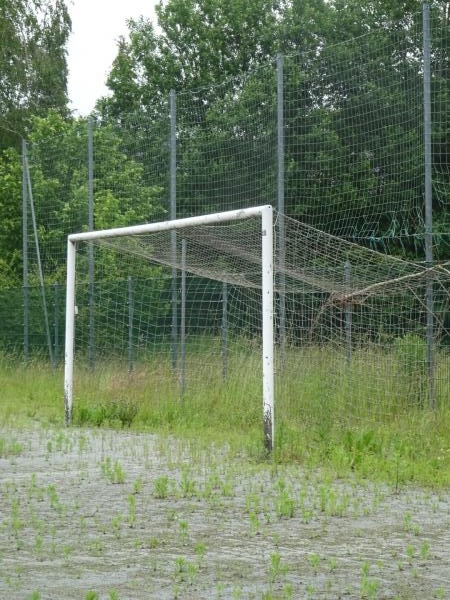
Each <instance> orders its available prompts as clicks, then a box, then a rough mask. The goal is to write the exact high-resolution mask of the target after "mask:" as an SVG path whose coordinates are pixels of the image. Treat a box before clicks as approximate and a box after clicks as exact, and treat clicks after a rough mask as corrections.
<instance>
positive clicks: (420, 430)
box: [0, 348, 450, 514]
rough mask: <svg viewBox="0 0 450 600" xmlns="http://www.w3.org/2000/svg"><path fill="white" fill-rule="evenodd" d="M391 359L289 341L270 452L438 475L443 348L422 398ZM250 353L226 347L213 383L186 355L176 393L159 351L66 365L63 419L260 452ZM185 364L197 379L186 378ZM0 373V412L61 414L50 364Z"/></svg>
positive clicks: (312, 461) (405, 477) (427, 481)
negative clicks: (131, 364)
mask: <svg viewBox="0 0 450 600" xmlns="http://www.w3.org/2000/svg"><path fill="white" fill-rule="evenodd" d="M392 360H393V357H392V356H391V355H389V354H388V353H385V354H384V355H381V354H377V353H376V352H375V351H370V350H365V351H361V352H355V353H354V355H353V361H352V365H351V366H350V367H349V366H348V365H347V364H346V363H345V360H343V359H341V358H339V357H337V356H334V355H333V354H332V353H331V351H330V350H321V349H317V348H309V349H302V350H296V351H295V352H292V353H291V354H290V355H289V356H288V359H287V361H286V364H285V367H284V370H283V373H282V377H279V378H278V381H277V390H276V391H277V396H276V403H277V404H276V424H277V430H276V451H275V453H274V457H273V458H274V460H275V462H278V463H286V462H299V463H302V464H304V465H305V466H308V467H310V468H313V469H314V468H318V467H320V468H322V469H325V470H329V471H330V473H331V474H333V475H334V476H338V477H345V476H346V475H349V474H350V473H351V474H352V475H355V474H356V475H357V476H358V477H361V478H368V479H371V480H382V481H387V482H389V483H391V484H392V485H393V486H394V488H395V489H398V488H399V487H400V486H402V485H404V484H407V483H417V484H421V485H427V486H432V487H446V486H448V485H449V484H450V418H449V417H450V406H449V402H448V400H447V398H448V397H449V393H450V385H449V384H448V383H446V379H447V377H446V376H447V359H446V357H445V356H443V357H440V360H439V361H438V373H437V380H438V383H439V385H438V386H437V389H438V398H437V400H438V401H437V408H436V409H434V410H430V409H428V408H427V407H426V404H427V403H426V402H425V403H424V404H425V406H422V403H418V402H417V401H416V399H415V398H410V397H408V389H407V386H402V382H401V378H400V379H399V378H398V372H397V370H396V369H395V368H392V364H391V363H392ZM259 362H260V361H259V356H258V355H257V354H256V353H254V354H241V355H237V356H233V357H229V373H230V376H229V377H228V379H227V381H226V382H225V383H223V381H222V373H221V369H220V367H218V368H217V369H216V375H213V376H210V377H205V375H204V374H205V371H206V369H205V366H206V365H205V358H204V357H202V356H201V355H200V354H199V355H198V356H194V357H193V358H192V359H191V362H190V363H189V371H188V377H187V381H186V393H185V394H184V396H183V398H182V399H181V398H180V396H179V387H178V379H177V377H174V376H173V374H172V372H171V369H170V365H168V364H166V363H164V362H163V361H162V360H158V361H156V360H154V361H153V362H152V361H149V362H148V363H147V364H146V366H145V368H144V367H143V366H137V367H136V368H135V370H134V371H133V372H132V373H131V374H129V373H128V372H127V371H126V367H124V368H123V367H122V366H121V365H119V364H117V363H114V362H112V361H111V363H110V364H108V365H106V366H104V365H100V366H99V367H98V369H97V370H96V371H95V372H94V373H93V372H91V371H90V370H89V369H87V368H78V369H77V372H76V374H75V382H76V386H75V399H74V424H75V425H77V426H85V425H87V426H102V427H109V428H132V429H134V430H138V431H154V432H158V433H161V434H174V435H176V436H180V437H184V438H192V439H195V440H196V443H199V444H203V445H205V446H206V445H208V444H211V443H214V444H216V445H221V444H227V445H228V446H230V447H231V448H233V449H234V450H235V451H236V452H238V453H240V452H245V453H246V454H247V455H248V456H250V457H253V458H254V459H257V460H261V459H265V457H266V454H265V449H264V444H263V439H262V424H261V420H262V419H261V413H262V410H261V383H260V376H259V373H260V364H259ZM215 366H216V367H217V366H218V365H215ZM195 373H200V374H202V376H203V380H200V381H195V380H194V377H193V375H192V374H195ZM0 379H1V381H2V403H1V405H0V420H1V422H3V423H5V424H8V423H12V424H14V425H15V426H16V427H17V426H20V425H23V426H28V425H29V424H30V423H33V422H34V421H41V422H44V423H48V424H51V425H55V424H62V422H63V406H62V372H61V370H58V371H57V372H56V373H53V372H52V371H51V369H50V368H49V367H47V366H46V365H45V364H44V363H43V362H41V361H36V362H32V363H31V364H29V365H23V364H20V363H18V362H17V361H12V360H8V358H6V357H0ZM55 443H57V442H55ZM19 452H20V448H19V447H16V446H15V445H14V441H13V440H5V439H2V438H1V436H0V455H1V454H5V453H6V454H14V453H19ZM112 467H113V466H112ZM113 471H114V469H112V472H113ZM188 483H189V482H188V481H187V480H186V481H184V485H185V486H186V485H188ZM157 493H162V491H161V490H159V492H157ZM279 500H280V504H279V510H280V512H281V513H283V514H284V513H287V514H289V512H290V510H291V508H290V503H289V497H288V492H285V493H284V496H283V494H282V493H281V492H280V499H279Z"/></svg>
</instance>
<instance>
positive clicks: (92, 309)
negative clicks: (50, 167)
mask: <svg viewBox="0 0 450 600" xmlns="http://www.w3.org/2000/svg"><path fill="white" fill-rule="evenodd" d="M87 131H88V140H87V142H88V147H87V151H88V230H89V231H93V229H94V121H93V119H92V117H89V118H88V122H87ZM94 267H95V265H94V245H93V243H92V242H89V244H88V290H89V291H88V294H89V348H88V354H89V366H90V367H91V369H94V368H95V283H94Z"/></svg>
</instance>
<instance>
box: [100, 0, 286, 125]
mask: <svg viewBox="0 0 450 600" xmlns="http://www.w3.org/2000/svg"><path fill="white" fill-rule="evenodd" d="M282 4H283V3H282V2H281V1H280V0H253V1H252V2H247V1H246V0H229V1H227V2H223V1H222V0H201V1H197V0H169V1H168V2H166V3H164V4H163V3H162V2H160V4H159V6H157V8H156V12H157V15H158V23H159V27H160V29H161V32H160V33H159V32H158V33H157V32H156V31H155V29H154V27H153V25H152V23H151V22H150V21H148V20H146V19H143V18H141V19H138V20H130V21H129V23H128V26H129V37H128V40H125V39H121V40H120V42H119V50H118V55H117V57H116V59H115V61H114V63H113V67H112V70H111V73H110V75H109V77H108V81H107V85H108V87H109V88H110V89H111V91H112V97H111V98H106V99H102V101H101V102H100V103H99V108H100V110H101V112H102V113H103V114H109V115H112V116H114V117H117V116H118V115H121V114H124V113H126V112H129V111H135V110H143V111H145V112H147V113H150V114H151V113H152V111H155V110H156V111H158V110H160V109H161V107H163V106H164V104H165V103H167V98H168V95H169V91H170V90H171V89H176V90H184V91H186V90H189V89H190V90H198V89H200V88H203V89H204V91H205V92H206V88H209V93H211V92H212V88H211V86H213V85H215V84H217V83H218V82H220V81H223V80H224V79H227V78H230V77H232V76H236V75H242V74H243V73H246V72H248V71H249V70H251V69H253V68H254V67H255V66H256V65H258V64H261V63H262V62H266V61H267V60H268V59H271V58H273V56H274V55H275V54H276V52H277V50H278V44H279V36H278V33H277V31H278V26H279V21H280V11H281V8H282Z"/></svg>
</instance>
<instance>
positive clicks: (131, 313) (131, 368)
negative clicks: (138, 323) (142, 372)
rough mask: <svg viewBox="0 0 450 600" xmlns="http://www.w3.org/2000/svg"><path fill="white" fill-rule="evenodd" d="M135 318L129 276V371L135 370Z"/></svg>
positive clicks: (131, 282)
mask: <svg viewBox="0 0 450 600" xmlns="http://www.w3.org/2000/svg"><path fill="white" fill-rule="evenodd" d="M133 320H134V295H133V278H132V277H131V275H129V276H128V373H131V372H132V371H133V367H134V356H133Z"/></svg>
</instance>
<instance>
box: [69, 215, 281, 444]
mask: <svg viewBox="0 0 450 600" xmlns="http://www.w3.org/2000/svg"><path fill="white" fill-rule="evenodd" d="M258 217H259V218H261V265H262V268H261V298H262V378H263V424H264V439H265V444H266V447H267V448H268V449H269V450H272V449H273V445H274V437H275V436H274V429H275V422H274V315H273V304H274V299H273V298H274V267H273V263H274V249H273V244H274V240H273V209H272V206H270V205H265V206H257V207H251V208H246V209H240V210H232V211H226V212H220V213H213V214H208V215H201V216H196V217H188V218H184V219H173V220H170V221H161V222H157V223H147V224H144V225H134V226H130V227H120V228H113V229H104V230H98V231H87V232H81V233H73V234H70V235H69V236H68V238H67V284H66V324H65V363H64V410H65V421H66V424H70V423H71V421H72V406H73V363H74V347H75V313H76V306H75V283H76V282H75V273H76V250H77V244H78V243H79V242H94V241H98V240H105V239H108V238H114V237H124V236H131V235H136V236H138V235H145V234H151V233H157V232H163V231H177V230H182V229H185V228H188V227H195V226H202V225H219V224H221V223H227V222H231V221H241V220H245V219H251V218H258Z"/></svg>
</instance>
